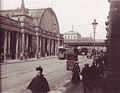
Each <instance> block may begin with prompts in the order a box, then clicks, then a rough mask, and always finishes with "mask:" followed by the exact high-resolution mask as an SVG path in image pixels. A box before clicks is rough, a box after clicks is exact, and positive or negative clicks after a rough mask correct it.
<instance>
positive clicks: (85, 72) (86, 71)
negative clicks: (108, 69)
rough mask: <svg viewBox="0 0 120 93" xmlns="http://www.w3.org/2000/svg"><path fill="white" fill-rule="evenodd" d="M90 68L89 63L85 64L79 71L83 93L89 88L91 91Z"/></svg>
mask: <svg viewBox="0 0 120 93" xmlns="http://www.w3.org/2000/svg"><path fill="white" fill-rule="evenodd" d="M90 72H91V68H90V67H89V64H88V63H87V64H85V67H84V68H83V69H82V71H81V75H82V77H83V78H82V81H83V87H84V93H87V89H89V91H90V92H91V91H92V88H91V73H90Z"/></svg>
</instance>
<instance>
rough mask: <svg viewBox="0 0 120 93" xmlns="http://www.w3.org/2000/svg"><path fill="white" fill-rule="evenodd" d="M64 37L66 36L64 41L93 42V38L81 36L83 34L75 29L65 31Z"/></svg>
mask: <svg viewBox="0 0 120 93" xmlns="http://www.w3.org/2000/svg"><path fill="white" fill-rule="evenodd" d="M63 37H64V43H67V42H69V43H70V42H71V43H73V42H78V43H79V42H84V43H85V42H93V38H92V37H91V36H90V37H81V34H80V33H78V32H74V31H68V32H65V33H63Z"/></svg>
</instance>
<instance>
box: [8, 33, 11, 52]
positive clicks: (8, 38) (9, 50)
mask: <svg viewBox="0 0 120 93" xmlns="http://www.w3.org/2000/svg"><path fill="white" fill-rule="evenodd" d="M10 34H11V32H8V54H10Z"/></svg>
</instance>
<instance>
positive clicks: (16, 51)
mask: <svg viewBox="0 0 120 93" xmlns="http://www.w3.org/2000/svg"><path fill="white" fill-rule="evenodd" d="M18 40H19V38H18V33H16V59H17V58H18Z"/></svg>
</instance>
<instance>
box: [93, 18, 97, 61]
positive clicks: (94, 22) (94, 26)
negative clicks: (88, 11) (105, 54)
mask: <svg viewBox="0 0 120 93" xmlns="http://www.w3.org/2000/svg"><path fill="white" fill-rule="evenodd" d="M92 25H93V30H94V42H93V47H94V53H95V54H96V51H95V32H96V26H97V25H98V23H97V22H96V19H94V21H93V23H92ZM95 54H94V61H95Z"/></svg>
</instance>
